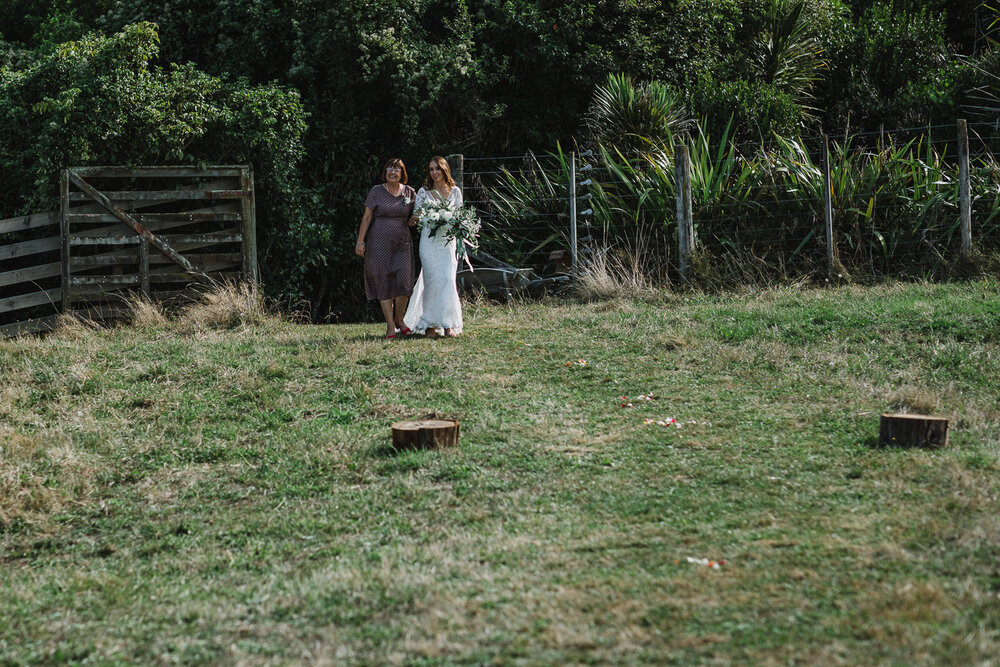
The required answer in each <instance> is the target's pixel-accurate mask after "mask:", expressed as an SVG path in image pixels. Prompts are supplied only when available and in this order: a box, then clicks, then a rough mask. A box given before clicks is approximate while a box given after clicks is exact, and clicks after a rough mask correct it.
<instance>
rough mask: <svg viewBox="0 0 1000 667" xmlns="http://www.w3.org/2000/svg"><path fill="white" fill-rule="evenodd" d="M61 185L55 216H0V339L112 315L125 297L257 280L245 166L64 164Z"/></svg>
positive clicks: (163, 294)
mask: <svg viewBox="0 0 1000 667" xmlns="http://www.w3.org/2000/svg"><path fill="white" fill-rule="evenodd" d="M61 181H62V184H61V188H60V195H61V196H60V199H61V207H60V210H58V211H49V212H46V213H37V214H33V215H27V216H20V217H17V218H11V219H8V220H0V336H10V335H18V334H21V333H26V332H31V331H39V330H44V329H47V328H50V327H51V326H52V325H53V323H54V322H55V321H56V319H57V318H58V316H59V314H61V313H64V312H71V311H75V310H79V311H84V312H85V313H86V314H87V315H88V316H92V317H101V316H107V315H110V316H114V315H116V314H121V313H120V311H121V308H120V306H121V304H122V302H123V300H124V299H125V298H126V297H127V296H128V294H129V293H134V292H142V293H144V294H145V295H147V296H148V297H149V298H154V299H155V298H164V297H169V296H174V295H177V294H178V293H181V294H183V293H184V292H185V291H186V290H187V289H190V288H191V287H192V286H194V285H195V284H204V283H205V282H211V281H213V280H221V279H225V278H237V277H239V278H246V279H250V280H256V279H257V250H256V224H255V202H254V194H255V193H254V185H253V174H252V172H251V170H250V168H249V167H246V166H213V167H209V168H207V169H195V168H192V167H72V168H69V169H66V170H65V172H64V173H63V175H62V179H61ZM143 181H145V183H143ZM142 185H146V187H142Z"/></svg>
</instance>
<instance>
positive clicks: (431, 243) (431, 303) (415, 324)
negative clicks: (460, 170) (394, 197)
mask: <svg viewBox="0 0 1000 667" xmlns="http://www.w3.org/2000/svg"><path fill="white" fill-rule="evenodd" d="M430 197H435V198H439V197H440V195H438V193H437V192H435V191H434V190H430V191H428V190H426V189H425V188H420V190H419V191H418V192H417V198H416V200H414V202H413V210H414V211H416V210H418V209H419V208H420V205H421V204H423V203H424V202H425V201H427V199H429V198H430ZM447 201H448V204H449V205H450V206H452V207H454V208H458V207H459V206H461V205H462V201H463V200H462V191H461V190H459V189H458V188H457V187H453V188H452V189H451V194H450V195H448V200H447ZM456 243H457V240H456V239H447V240H446V239H444V238H442V237H439V236H429V235H428V232H427V230H426V229H424V230H422V231H421V232H420V264H421V269H420V275H419V276H417V284H416V285H414V286H413V294H412V295H411V296H410V304H409V306H407V308H406V315H404V316H403V324H405V325H406V326H408V327H409V328H410V329H413V330H414V331H415V332H417V333H425V332H426V331H427V329H436V330H438V331H437V333H439V334H441V333H444V332H443V331H442V330H443V329H454V331H455V333H456V334H460V333H462V302H461V301H459V299H458V288H457V287H456V286H455V274H456V273H457V272H458V256H457V254H456V252H455V250H456Z"/></svg>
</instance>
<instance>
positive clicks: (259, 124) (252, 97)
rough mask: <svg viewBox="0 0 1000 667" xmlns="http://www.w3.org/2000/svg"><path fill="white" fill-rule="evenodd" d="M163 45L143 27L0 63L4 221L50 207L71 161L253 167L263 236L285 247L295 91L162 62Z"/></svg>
mask: <svg viewBox="0 0 1000 667" xmlns="http://www.w3.org/2000/svg"><path fill="white" fill-rule="evenodd" d="M157 52H158V34H157V30H156V27H155V26H154V25H152V24H150V23H140V24H136V25H132V26H127V27H125V28H124V29H123V30H122V31H121V32H119V33H117V34H115V35H112V36H111V37H102V36H99V35H90V36H87V37H85V38H83V39H81V40H80V41H75V42H67V43H64V44H61V45H59V46H58V47H56V48H55V49H54V50H52V51H51V52H49V53H45V54H42V55H40V56H38V57H37V58H35V59H33V60H32V61H31V62H29V63H28V64H26V65H25V66H24V67H21V68H10V67H7V68H4V69H0V124H2V128H0V134H2V136H3V137H4V143H3V146H2V147H0V217H7V216H11V215H17V214H23V213H29V212H35V211H39V210H46V209H51V208H54V207H55V206H56V205H57V201H58V199H57V193H58V187H57V183H58V178H59V171H60V170H61V169H62V168H63V167H66V166H68V165H87V164H164V163H168V164H176V163H181V164H196V163H199V162H223V161H225V162H235V163H242V162H249V163H251V164H253V165H254V167H255V170H256V174H257V180H258V185H259V189H260V190H261V193H262V196H261V197H260V198H259V202H260V205H259V215H258V221H259V223H258V224H259V225H260V228H261V232H262V234H261V236H262V241H263V243H264V245H265V247H266V246H267V245H274V244H277V243H279V242H280V239H281V237H282V234H284V228H283V225H284V224H286V221H287V220H289V219H291V218H294V216H295V208H294V206H292V202H295V201H296V199H297V195H298V191H297V189H298V187H299V185H298V163H299V160H300V159H301V157H302V154H303V146H302V135H303V133H304V130H305V115H304V113H303V110H302V106H301V102H300V100H299V96H298V94H297V93H295V92H294V91H287V90H284V89H282V88H279V87H277V86H273V85H270V86H251V85H249V84H248V83H246V82H245V81H235V82H232V83H226V82H224V81H222V80H221V79H218V78H216V77H213V76H210V75H208V74H206V73H204V72H202V71H200V70H198V69H197V68H196V67H194V66H193V65H190V64H188V65H173V66H171V67H170V68H167V69H164V68H161V67H159V66H156V65H154V64H153V61H155V59H156V57H157ZM279 221H281V223H280V224H279Z"/></svg>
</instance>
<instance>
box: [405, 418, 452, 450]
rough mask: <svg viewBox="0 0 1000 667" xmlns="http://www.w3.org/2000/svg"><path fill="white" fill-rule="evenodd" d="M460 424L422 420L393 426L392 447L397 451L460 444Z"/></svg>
mask: <svg viewBox="0 0 1000 667" xmlns="http://www.w3.org/2000/svg"><path fill="white" fill-rule="evenodd" d="M458 430H459V426H458V422H457V421H449V420H445V419H421V420H419V421H403V422H396V423H395V424H393V425H392V446H393V447H395V448H396V449H437V448H439V447H454V446H455V445H457V444H458Z"/></svg>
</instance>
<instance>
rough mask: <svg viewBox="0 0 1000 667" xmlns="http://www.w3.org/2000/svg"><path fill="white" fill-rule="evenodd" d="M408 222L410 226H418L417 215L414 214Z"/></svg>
mask: <svg viewBox="0 0 1000 667" xmlns="http://www.w3.org/2000/svg"><path fill="white" fill-rule="evenodd" d="M407 224H409V225H410V227H416V226H417V216H415V215H414V216H413V217H411V218H410V221H409V223H407Z"/></svg>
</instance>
